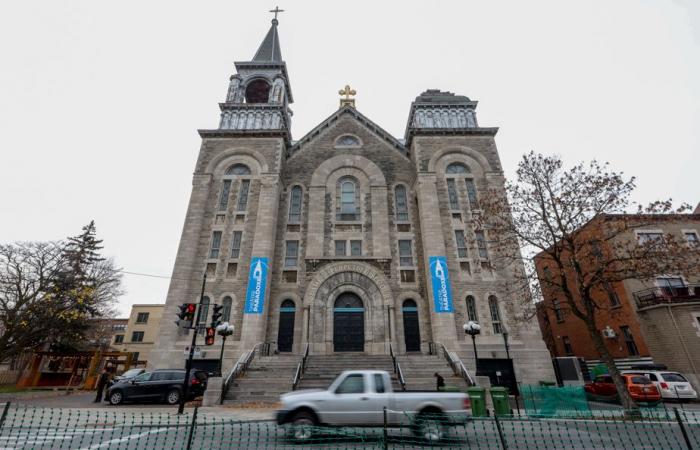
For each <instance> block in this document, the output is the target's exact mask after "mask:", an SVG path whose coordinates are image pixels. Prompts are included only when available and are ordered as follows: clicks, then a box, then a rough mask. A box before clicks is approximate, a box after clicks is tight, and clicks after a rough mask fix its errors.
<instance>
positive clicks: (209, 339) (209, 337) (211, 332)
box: [204, 327, 216, 345]
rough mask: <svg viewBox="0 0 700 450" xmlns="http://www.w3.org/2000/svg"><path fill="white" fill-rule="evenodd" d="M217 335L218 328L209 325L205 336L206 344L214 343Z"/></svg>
mask: <svg viewBox="0 0 700 450" xmlns="http://www.w3.org/2000/svg"><path fill="white" fill-rule="evenodd" d="M215 337H216V328H214V327H207V334H206V337H205V338H204V344H205V345H214V338H215Z"/></svg>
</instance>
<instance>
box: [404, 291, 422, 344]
mask: <svg viewBox="0 0 700 450" xmlns="http://www.w3.org/2000/svg"><path fill="white" fill-rule="evenodd" d="M401 310H402V312H403V337H404V342H405V343H406V351H407V352H419V351H420V326H419V325H418V306H417V305H416V302H414V301H413V300H406V301H404V302H403V307H402V308H401Z"/></svg>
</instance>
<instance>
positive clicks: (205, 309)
mask: <svg viewBox="0 0 700 450" xmlns="http://www.w3.org/2000/svg"><path fill="white" fill-rule="evenodd" d="M199 307H200V308H201V310H202V312H201V313H199V326H200V328H202V330H201V331H200V334H204V328H203V326H206V324H207V316H209V297H207V296H204V297H202V301H201V303H200V304H199Z"/></svg>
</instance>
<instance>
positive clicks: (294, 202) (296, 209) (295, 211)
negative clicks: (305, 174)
mask: <svg viewBox="0 0 700 450" xmlns="http://www.w3.org/2000/svg"><path fill="white" fill-rule="evenodd" d="M299 222H301V186H294V187H292V192H291V193H290V194H289V223H299Z"/></svg>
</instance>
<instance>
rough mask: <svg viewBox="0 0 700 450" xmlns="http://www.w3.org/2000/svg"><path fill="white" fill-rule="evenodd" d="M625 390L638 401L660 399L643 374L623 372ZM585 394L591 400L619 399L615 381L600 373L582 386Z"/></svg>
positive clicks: (653, 401)
mask: <svg viewBox="0 0 700 450" xmlns="http://www.w3.org/2000/svg"><path fill="white" fill-rule="evenodd" d="M622 378H623V379H624V380H625V384H626V385H627V391H628V392H629V393H630V395H631V396H632V399H633V400H634V401H636V402H640V403H653V404H656V403H658V402H660V401H661V394H660V393H659V390H658V389H657V388H656V386H655V385H654V383H652V382H651V380H650V379H649V378H647V377H645V376H643V375H633V374H623V375H622ZM584 389H585V390H586V394H587V395H588V397H589V398H591V399H592V400H603V401H619V398H618V395H617V389H615V383H613V380H612V377H611V376H610V375H600V376H598V377H596V378H595V380H593V382H592V383H588V384H586V386H584Z"/></svg>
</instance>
